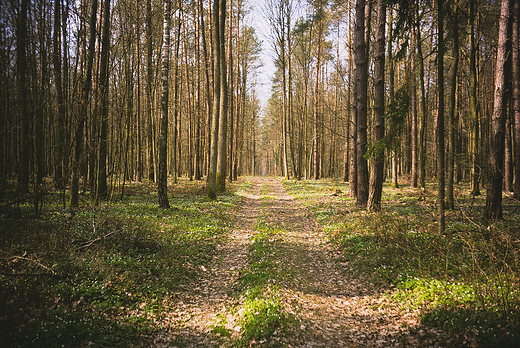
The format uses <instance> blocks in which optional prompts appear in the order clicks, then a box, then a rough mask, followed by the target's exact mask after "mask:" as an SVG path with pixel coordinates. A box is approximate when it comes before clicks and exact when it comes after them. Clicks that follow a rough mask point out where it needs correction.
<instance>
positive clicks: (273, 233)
mask: <svg viewBox="0 0 520 348" xmlns="http://www.w3.org/2000/svg"><path fill="white" fill-rule="evenodd" d="M263 197H268V196H263ZM266 199H269V198H266ZM253 228H254V231H255V234H254V236H253V237H252V238H251V246H250V248H249V264H248V267H247V268H246V270H245V271H244V272H243V275H242V277H241V278H240V283H239V289H240V290H239V291H240V295H239V296H240V302H241V306H240V308H239V309H237V311H238V313H239V315H240V316H239V319H238V325H240V327H241V337H240V339H239V340H238V341H237V346H239V347H250V346H252V345H255V344H258V345H260V346H281V342H280V339H281V338H282V337H283V335H284V334H286V333H287V332H288V330H289V329H290V327H291V326H292V325H293V324H294V322H295V318H294V315H292V314H290V313H288V312H287V311H286V310H285V308H284V305H283V299H282V294H281V292H280V290H279V289H280V288H279V285H280V284H282V283H285V282H287V281H290V280H291V279H292V273H291V270H290V269H287V268H286V267H282V266H281V265H280V263H281V262H283V259H284V247H283V242H282V238H281V236H282V235H283V233H285V232H284V230H283V229H281V228H279V227H276V226H272V225H271V224H269V223H268V222H266V220H265V219H264V218H259V219H258V220H257V221H256V223H255V225H254V226H253Z"/></svg>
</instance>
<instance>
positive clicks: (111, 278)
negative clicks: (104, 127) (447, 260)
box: [0, 180, 238, 347]
mask: <svg viewBox="0 0 520 348" xmlns="http://www.w3.org/2000/svg"><path fill="white" fill-rule="evenodd" d="M231 191H232V190H231ZM125 192H126V193H127V194H126V195H125V196H124V197H123V198H122V199H119V200H117V201H115V202H111V203H101V204H99V205H98V206H95V205H94V204H92V202H91V201H90V197H89V196H88V194H84V195H83V196H82V199H83V201H82V204H81V205H80V207H79V208H77V209H75V210H74V211H73V212H71V211H70V210H69V209H63V208H62V207H61V205H60V197H59V194H57V193H56V194H48V195H47V196H46V201H45V204H44V206H43V210H42V215H41V217H40V218H39V219H34V218H31V217H27V215H26V213H25V210H24V209H26V208H25V207H24V206H21V207H13V208H11V210H8V211H3V212H2V216H1V220H2V221H1V226H0V248H1V249H0V252H1V259H0V269H1V275H0V346H2V347H11V346H12V347H17V346H20V347H61V346H67V347H74V346H96V347H124V346H131V345H133V344H135V343H137V342H139V340H140V337H142V336H144V335H147V334H150V333H152V332H154V331H157V330H160V329H161V327H160V326H159V324H158V322H159V320H157V319H159V318H160V316H161V312H162V311H163V310H165V309H167V308H168V306H169V303H171V301H173V299H174V297H175V294H176V293H179V292H182V291H184V289H187V288H189V287H190V284H193V283H195V282H197V280H198V277H199V274H201V269H203V268H204V267H206V266H208V263H209V262H210V261H211V260H212V255H213V254H212V253H213V251H214V250H215V248H216V246H217V245H218V244H220V243H222V241H223V238H225V233H226V232H227V230H228V228H229V226H230V225H231V222H230V220H231V219H230V216H231V210H232V209H234V208H235V207H236V203H237V202H238V198H237V197H236V196H235V195H234V194H233V193H229V194H224V195H222V196H219V199H218V201H215V202H213V201H209V200H208V199H207V198H206V197H205V191H204V188H203V183H201V182H188V181H187V180H181V182H180V183H179V184H178V185H172V186H170V192H169V194H170V197H169V198H170V205H171V206H172V208H171V209H168V210H164V209H160V208H159V207H158V204H157V194H156V187H155V185H152V184H147V183H133V184H131V185H129V186H127V187H126V188H125ZM27 214H30V211H29V208H27ZM89 342H90V343H89Z"/></svg>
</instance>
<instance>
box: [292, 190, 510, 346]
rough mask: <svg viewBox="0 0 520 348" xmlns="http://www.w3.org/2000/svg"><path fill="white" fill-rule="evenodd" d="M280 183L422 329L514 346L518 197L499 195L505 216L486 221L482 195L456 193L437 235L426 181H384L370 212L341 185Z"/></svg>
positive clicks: (457, 342) (460, 341)
mask: <svg viewBox="0 0 520 348" xmlns="http://www.w3.org/2000/svg"><path fill="white" fill-rule="evenodd" d="M284 186H285V188H286V190H287V191H288V192H289V193H290V194H291V195H293V197H295V198H296V199H298V200H299V201H300V202H301V203H302V204H303V205H305V206H307V207H308V209H309V210H310V211H311V212H312V213H313V214H314V216H315V217H316V219H317V221H318V222H320V223H321V224H322V225H323V226H324V229H325V231H327V232H328V234H329V237H330V240H331V242H332V243H334V244H335V245H337V246H338V247H339V248H341V249H342V250H343V251H344V256H345V258H346V259H347V260H349V261H350V263H351V264H353V265H354V267H355V269H356V270H357V271H359V272H363V273H365V274H369V275H370V277H371V279H372V280H371V281H372V282H373V283H376V284H378V285H380V286H381V287H382V288H385V287H386V288H388V287H392V288H393V287H394V286H395V290H394V291H392V292H389V293H388V295H387V296H389V297H390V300H392V301H396V303H399V304H400V305H401V306H403V307H405V308H406V307H408V308H412V307H413V308H419V309H420V310H421V313H422V316H421V318H422V319H421V326H424V327H440V328H442V329H443V331H444V332H447V333H448V335H447V337H445V338H444V340H445V342H446V343H447V342H449V344H450V346H455V347H456V346H470V347H478V346H480V347H483V346H485V347H518V346H519V345H520V335H519V334H518V332H520V325H519V323H520V215H519V214H518V208H519V204H518V202H515V201H512V200H510V199H507V198H506V200H505V205H504V216H506V220H504V221H503V222H498V223H494V224H491V223H489V222H483V221H481V220H480V219H479V216H481V209H482V206H483V204H484V202H483V199H482V198H472V197H470V196H469V189H467V188H466V189H465V190H460V191H459V192H457V197H458V199H457V209H456V210H454V211H448V212H447V221H448V226H447V229H446V232H445V233H444V234H442V235H440V234H439V233H438V231H437V226H436V221H435V216H436V205H435V191H434V190H435V188H434V187H432V186H429V187H427V189H426V190H420V189H413V188H410V187H406V186H403V187H402V188H399V189H393V188H390V187H386V186H385V188H384V193H383V199H384V200H383V211H382V212H381V213H377V214H366V213H365V212H364V211H362V210H360V209H359V208H356V206H355V201H354V200H353V199H352V198H350V197H348V195H347V192H348V184H343V183H335V182H331V181H327V180H319V181H312V180H310V181H305V182H296V181H285V182H284ZM429 192H430V193H429ZM420 329H421V328H418V330H420ZM424 332H427V330H425V331H424Z"/></svg>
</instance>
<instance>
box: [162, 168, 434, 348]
mask: <svg viewBox="0 0 520 348" xmlns="http://www.w3.org/2000/svg"><path fill="white" fill-rule="evenodd" d="M248 180H250V181H251V182H250V184H249V185H248V188H247V189H246V190H244V192H240V193H239V194H240V195H242V196H243V199H242V203H241V207H240V209H239V211H238V212H237V213H236V215H235V217H234V219H235V221H234V223H233V226H234V227H233V229H232V231H231V233H230V234H229V236H228V239H227V242H226V243H225V244H224V245H221V246H219V247H218V249H217V250H216V251H215V255H214V264H213V267H212V268H211V269H203V271H204V276H203V280H202V281H199V282H198V283H196V284H193V285H192V286H191V287H190V288H187V289H186V291H185V292H183V293H181V294H179V295H178V299H177V301H176V303H175V305H174V306H173V307H172V308H171V309H170V310H169V311H168V312H167V313H164V317H163V318H164V319H163V321H164V323H163V325H164V326H165V327H166V328H168V329H169V330H167V332H164V333H162V334H160V335H157V336H155V338H154V339H153V341H154V342H153V343H154V346H157V347H229V346H233V345H235V344H236V342H237V340H239V339H240V338H241V337H242V335H243V332H242V331H243V328H242V327H241V326H240V325H239V324H240V316H241V315H242V314H243V310H240V308H241V306H242V305H243V302H244V296H243V295H242V296H240V295H237V293H238V294H239V293H240V291H239V286H240V285H239V284H240V278H241V276H243V274H244V272H246V269H247V268H248V267H249V264H250V263H251V256H250V247H251V245H252V238H253V237H254V236H255V235H256V234H258V231H257V229H258V228H257V227H256V226H258V224H259V223H261V224H263V225H267V226H271V227H272V228H275V229H277V230H280V231H283V232H281V233H277V234H276V237H275V239H276V247H277V248H278V249H279V251H280V253H279V254H278V255H279V258H278V259H277V260H270V261H272V262H275V263H276V264H277V265H278V272H277V273H278V274H285V275H288V276H286V277H281V278H278V277H274V278H273V279H270V280H269V282H270V283H273V286H276V288H277V289H279V290H278V291H279V294H280V295H279V297H280V299H281V302H282V305H283V307H284V311H285V312H286V313H289V314H290V315H291V317H292V318H293V319H294V320H293V322H292V324H291V325H290V329H288V330H286V331H285V332H281V333H278V332H276V331H275V333H274V334H273V335H272V336H270V337H267V338H265V339H262V340H257V341H255V340H252V341H249V342H248V343H247V344H245V346H247V345H249V346H262V347H263V346H266V347H280V346H286V347H392V346H409V347H414V346H418V345H419V340H418V339H417V338H416V337H414V335H413V334H412V335H410V333H409V329H410V328H414V327H417V326H418V322H419V319H418V313H417V312H406V313H403V312H402V310H400V309H399V308H397V307H396V306H395V305H392V304H391V303H389V301H388V300H387V297H385V296H383V294H382V291H381V289H379V290H377V291H376V289H373V288H370V284H369V283H368V282H367V281H365V280H364V279H363V277H362V275H359V274H356V273H355V272H353V271H352V270H351V269H350V266H349V264H348V263H347V262H343V261H341V258H340V255H339V253H338V252H336V251H334V250H333V249H332V247H331V245H330V244H329V243H327V241H326V235H325V233H324V232H323V230H322V228H321V227H320V226H319V224H318V223H317V222H316V221H315V219H314V218H313V217H312V216H311V215H310V214H309V212H308V210H307V208H305V207H304V206H303V205H301V204H300V203H299V202H297V201H296V200H294V199H293V198H292V197H291V196H289V195H288V194H287V193H286V191H285V189H284V188H283V186H282V184H281V182H280V180H279V179H277V178H271V177H263V178H248ZM383 290H384V289H383ZM388 290H389V289H388ZM217 326H219V327H222V328H224V329H225V332H227V333H229V334H226V335H222V334H221V333H220V332H217V331H216V330H215V327H217ZM416 334H419V335H421V334H422V333H421V332H419V333H416ZM423 343H425V342H423ZM242 345H244V344H242ZM421 346H422V345H421Z"/></svg>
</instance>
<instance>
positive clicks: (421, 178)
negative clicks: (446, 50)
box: [414, 20, 427, 188]
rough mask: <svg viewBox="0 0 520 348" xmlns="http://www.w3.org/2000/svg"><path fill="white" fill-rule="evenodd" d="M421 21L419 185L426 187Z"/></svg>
mask: <svg viewBox="0 0 520 348" xmlns="http://www.w3.org/2000/svg"><path fill="white" fill-rule="evenodd" d="M420 23H421V22H420V21H419V20H418V21H417V22H416V23H414V25H415V28H416V30H415V32H416V35H415V36H416V40H417V41H416V47H417V60H418V63H419V84H420V86H419V87H420V90H421V123H420V128H419V141H418V149H417V151H418V152H419V153H418V155H419V186H420V187H421V188H424V187H425V185H426V183H425V180H426V128H427V123H426V113H427V110H426V87H425V85H424V84H425V81H424V80H425V79H424V57H423V54H422V40H421V30H420Z"/></svg>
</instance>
